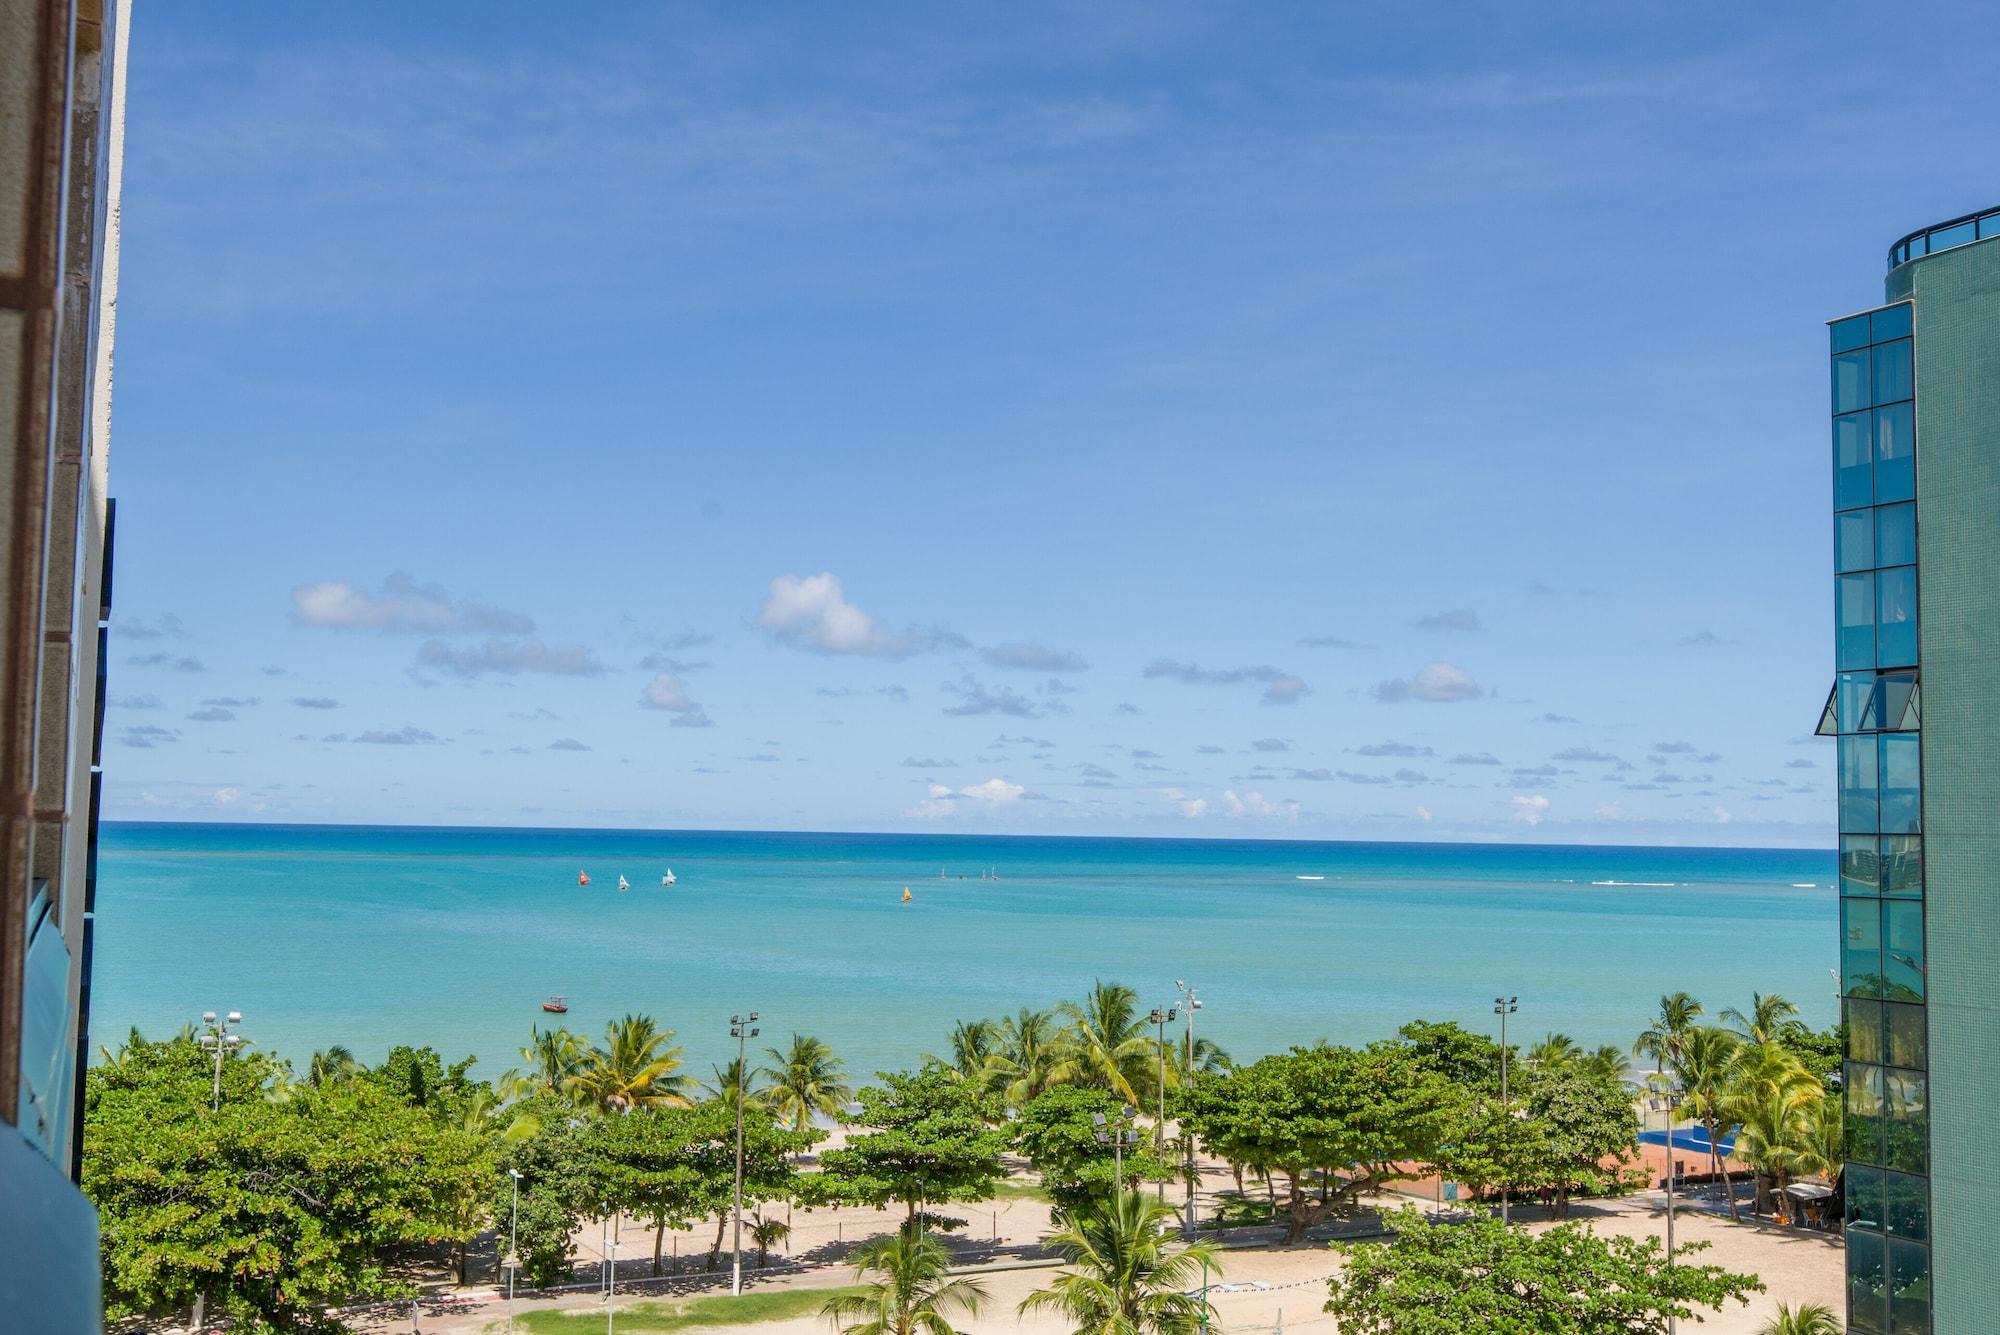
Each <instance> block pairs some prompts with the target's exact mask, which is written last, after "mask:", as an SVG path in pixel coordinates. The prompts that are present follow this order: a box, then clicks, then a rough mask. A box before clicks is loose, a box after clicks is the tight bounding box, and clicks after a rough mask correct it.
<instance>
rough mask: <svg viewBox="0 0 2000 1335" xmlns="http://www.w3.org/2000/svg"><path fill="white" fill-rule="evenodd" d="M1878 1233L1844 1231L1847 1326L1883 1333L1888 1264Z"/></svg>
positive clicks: (1859, 1334) (1859, 1332) (1856, 1332)
mask: <svg viewBox="0 0 2000 1335" xmlns="http://www.w3.org/2000/svg"><path fill="white" fill-rule="evenodd" d="M1885 1246H1886V1244H1885V1242H1884V1240H1883V1238H1882V1235H1881V1234H1879V1233H1871V1232H1869V1231H1868V1230H1867V1229H1865V1228H1858V1229H1856V1230H1854V1231H1853V1232H1852V1233H1849V1234H1848V1235H1847V1329H1848V1330H1850V1331H1852V1332H1853V1335H1884V1332H1885V1331H1886V1330H1887V1329H1888V1321H1889V1284H1888V1273H1887V1272H1888V1266H1887V1263H1886V1260H1885V1257H1884V1250H1885Z"/></svg>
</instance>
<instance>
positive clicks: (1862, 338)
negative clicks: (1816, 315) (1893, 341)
mask: <svg viewBox="0 0 2000 1335" xmlns="http://www.w3.org/2000/svg"><path fill="white" fill-rule="evenodd" d="M1827 337H1828V340H1829V344H1830V346H1829V348H1828V351H1830V352H1852V351H1854V349H1856V348H1865V347H1867V346H1868V345H1869V344H1870V343H1872V342H1873V341H1874V340H1873V339H1872V338H1870V337H1869V334H1868V317H1867V316H1865V315H1852V316H1849V317H1848V318H1847V319H1845V320H1835V321H1834V322H1833V323H1832V324H1831V325H1829V326H1828V327H1827ZM1889 337H1894V335H1889Z"/></svg>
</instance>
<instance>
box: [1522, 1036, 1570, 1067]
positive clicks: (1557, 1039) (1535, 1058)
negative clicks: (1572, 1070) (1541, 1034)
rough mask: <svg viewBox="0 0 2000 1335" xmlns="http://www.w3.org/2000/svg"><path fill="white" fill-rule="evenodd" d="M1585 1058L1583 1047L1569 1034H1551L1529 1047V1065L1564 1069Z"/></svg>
mask: <svg viewBox="0 0 2000 1335" xmlns="http://www.w3.org/2000/svg"><path fill="white" fill-rule="evenodd" d="M1582 1060H1583V1049H1582V1048H1580V1047H1578V1046H1577V1044H1576V1040H1575V1039H1573V1038H1571V1037H1570V1036H1569V1035H1568V1034H1550V1035H1549V1036H1548V1037H1546V1038H1544V1039H1543V1040H1542V1041H1541V1042H1539V1043H1537V1044H1535V1046H1533V1047H1532V1048H1529V1049H1528V1065H1530V1066H1540V1067H1543V1068H1544V1069H1546V1070H1551V1071H1562V1070H1567V1069H1568V1068H1569V1067H1572V1066H1574V1065H1576V1064H1577V1063H1578V1062H1579V1061H1582Z"/></svg>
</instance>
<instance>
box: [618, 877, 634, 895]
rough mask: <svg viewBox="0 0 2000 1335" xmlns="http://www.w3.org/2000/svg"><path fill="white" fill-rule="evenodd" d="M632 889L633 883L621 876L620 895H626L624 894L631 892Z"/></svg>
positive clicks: (619, 881) (619, 883)
mask: <svg viewBox="0 0 2000 1335" xmlns="http://www.w3.org/2000/svg"><path fill="white" fill-rule="evenodd" d="M631 888H632V883H631V882H630V881H628V880H626V879H625V878H624V877H623V876H620V877H619V878H618V893H619V894H621V895H622V894H624V893H625V892H626V891H627V890H630V889H631Z"/></svg>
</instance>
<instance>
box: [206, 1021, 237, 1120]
mask: <svg viewBox="0 0 2000 1335" xmlns="http://www.w3.org/2000/svg"><path fill="white" fill-rule="evenodd" d="M242 1023H243V1013H242V1012H241V1011H231V1012H229V1014H227V1015H225V1016H223V1017H222V1020H221V1021H220V1022H219V1023H218V1022H217V1020H216V1018H215V1012H214V1011H203V1012H202V1013H201V1027H202V1033H201V1038H200V1039H199V1042H200V1043H201V1045H202V1046H203V1047H204V1048H207V1049H208V1050H209V1051H210V1052H213V1053H214V1054H215V1092H214V1094H213V1095H212V1096H211V1097H210V1099H209V1101H208V1110H209V1111H210V1112H215V1111H217V1110H219V1109H220V1108H221V1107H222V1062H223V1059H224V1058H225V1057H227V1056H228V1055H229V1054H230V1053H232V1052H234V1051H236V1049H238V1048H240V1047H242V1046H243V1042H244V1039H243V1035H241V1034H232V1033H230V1032H229V1031H230V1030H231V1029H233V1028H235V1027H236V1026H237V1025H240V1024H242Z"/></svg>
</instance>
